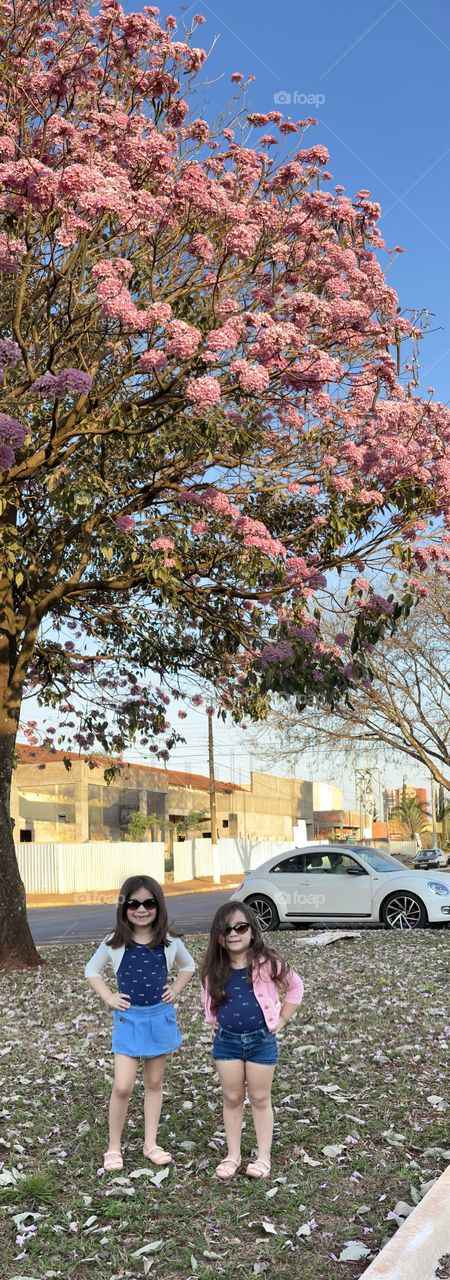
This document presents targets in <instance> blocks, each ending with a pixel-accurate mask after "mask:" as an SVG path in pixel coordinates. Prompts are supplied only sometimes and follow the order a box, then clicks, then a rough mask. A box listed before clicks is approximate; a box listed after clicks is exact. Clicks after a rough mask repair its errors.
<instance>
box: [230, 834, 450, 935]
mask: <svg viewBox="0 0 450 1280" xmlns="http://www.w3.org/2000/svg"><path fill="white" fill-rule="evenodd" d="M232 897H233V899H237V901H238V902H246V903H247V905H248V906H249V907H252V908H253V910H254V911H255V912H256V915H257V916H258V919H259V922H260V925H261V928H262V929H278V928H279V926H280V925H285V926H286V925H291V926H292V927H295V925H299V924H315V923H318V924H324V923H326V924H348V923H349V922H352V923H353V922H355V923H362V922H364V921H369V922H371V923H380V922H381V923H382V924H385V925H386V926H387V927H388V928H389V929H420V928H423V926H424V925H426V924H428V923H434V924H435V923H438V922H439V923H441V924H443V923H444V924H445V923H448V922H450V877H448V876H446V875H445V874H444V875H442V876H439V874H438V875H435V874H434V873H433V872H430V873H429V874H428V876H426V875H424V873H423V871H408V870H407V868H405V867H404V866H403V864H402V863H401V862H398V861H397V858H392V857H391V855H390V854H388V853H384V851H383V850H382V849H372V848H370V849H369V848H366V849H365V848H358V847H352V846H349V845H347V844H343V845H338V844H333V845H324V846H322V847H321V846H320V845H309V846H308V847H307V848H303V849H289V850H287V852H286V853H283V854H281V856H280V854H278V855H277V856H276V857H275V858H269V859H268V861H267V862H263V864H262V866H260V867H257V868H256V870H255V871H249V872H247V873H246V875H245V879H244V880H243V881H242V884H240V885H239V888H238V889H237V890H236V893H233V894H232Z"/></svg>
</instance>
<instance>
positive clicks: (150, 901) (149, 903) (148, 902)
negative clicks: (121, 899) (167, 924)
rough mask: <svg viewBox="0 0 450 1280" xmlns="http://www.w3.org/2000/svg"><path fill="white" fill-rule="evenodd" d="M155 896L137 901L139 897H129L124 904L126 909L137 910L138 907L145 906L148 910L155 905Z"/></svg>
mask: <svg viewBox="0 0 450 1280" xmlns="http://www.w3.org/2000/svg"><path fill="white" fill-rule="evenodd" d="M156 905H157V904H156V899H155V898H144V901H143V902H139V898H129V899H128V902H127V904H126V907H127V911H138V910H139V907H145V910H146V911H150V909H151V907H156Z"/></svg>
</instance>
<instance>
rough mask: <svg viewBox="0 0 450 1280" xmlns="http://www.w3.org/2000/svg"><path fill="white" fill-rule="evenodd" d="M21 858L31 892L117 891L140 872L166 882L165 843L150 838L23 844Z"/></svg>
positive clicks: (27, 889)
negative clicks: (143, 839) (151, 840)
mask: <svg viewBox="0 0 450 1280" xmlns="http://www.w3.org/2000/svg"><path fill="white" fill-rule="evenodd" d="M17 860H18V863H19V871H20V874H21V876H22V880H23V882H24V885H25V889H26V891H27V893H28V894H31V893H33V894H63V893H64V894H66V893H78V894H82V893H92V892H93V891H94V892H99V891H100V892H102V891H103V892H106V891H108V890H109V891H110V890H114V891H115V890H117V889H119V888H120V885H121V884H123V881H124V880H126V879H127V876H132V875H139V874H140V873H142V874H143V875H144V874H145V875H148V876H153V878H154V879H155V880H157V881H158V883H159V884H164V844H162V843H158V844H156V843H153V842H152V843H151V842H150V841H126V842H125V841H123V842H122V841H117V842H114V843H108V842H107V841H98V842H97V841H91V842H88V843H86V844H19V845H18V846H17Z"/></svg>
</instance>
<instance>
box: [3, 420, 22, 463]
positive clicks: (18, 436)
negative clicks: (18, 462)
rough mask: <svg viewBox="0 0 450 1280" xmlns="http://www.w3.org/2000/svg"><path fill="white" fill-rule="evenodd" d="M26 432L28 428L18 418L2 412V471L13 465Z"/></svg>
mask: <svg viewBox="0 0 450 1280" xmlns="http://www.w3.org/2000/svg"><path fill="white" fill-rule="evenodd" d="M26 434H27V433H26V428H25V427H24V426H23V425H22V423H21V422H18V420H17V418H11V417H10V416H9V414H7V413H0V471H7V470H8V469H9V467H12V465H13V462H14V456H15V450H16V449H20V446H21V445H22V444H23V443H24V440H25V438H26Z"/></svg>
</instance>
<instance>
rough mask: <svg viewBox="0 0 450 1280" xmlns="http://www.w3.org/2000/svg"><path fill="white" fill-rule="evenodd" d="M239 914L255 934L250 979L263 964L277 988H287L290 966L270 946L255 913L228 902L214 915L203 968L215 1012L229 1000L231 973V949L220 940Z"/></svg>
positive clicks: (202, 974) (249, 955)
mask: <svg viewBox="0 0 450 1280" xmlns="http://www.w3.org/2000/svg"><path fill="white" fill-rule="evenodd" d="M236 911H241V912H242V915H243V916H244V920H247V922H248V924H249V925H250V926H251V931H252V937H251V943H250V947H249V950H248V965H247V975H248V977H249V978H250V979H251V977H252V972H253V970H254V968H255V966H256V967H257V968H260V966H261V965H262V964H269V966H270V976H271V978H272V979H273V981H274V982H275V983H276V985H277V987H278V988H283V987H284V988H285V987H286V985H287V975H288V972H289V965H287V964H286V961H285V960H283V959H282V957H281V956H279V955H277V953H276V951H273V950H272V947H268V946H267V943H266V942H265V941H264V935H263V934H262V933H261V929H260V927H259V923H258V917H257V916H256V915H255V912H254V911H252V909H251V907H248V906H247V904H246V903H245V902H225V903H224V904H223V906H221V907H219V908H218V910H217V911H216V914H215V916H214V919H213V922H212V925H211V933H210V938H209V944H208V950H207V952H206V955H205V957H204V960H203V963H202V967H201V979H202V982H203V984H205V983H206V982H207V984H208V992H209V995H210V997H211V1004H212V1008H213V1011H214V1010H216V1009H217V1008H218V1006H219V1004H222V1003H223V1001H224V1000H226V995H225V985H226V983H227V981H228V978H229V976H230V973H231V964H230V957H229V953H228V950H227V948H226V946H225V945H224V942H223V941H221V939H222V940H223V938H224V935H225V928H226V926H227V924H228V922H229V920H230V919H231V916H233V915H234V914H235V912H236Z"/></svg>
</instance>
